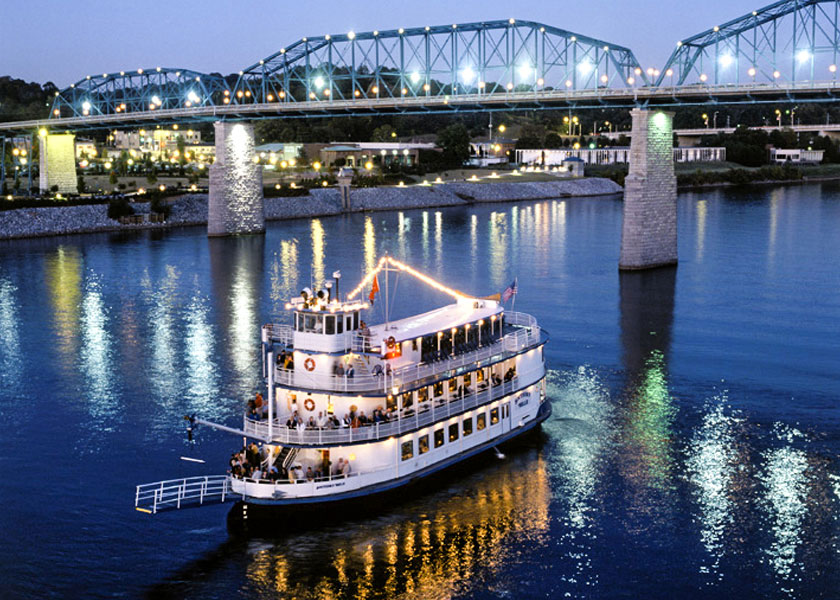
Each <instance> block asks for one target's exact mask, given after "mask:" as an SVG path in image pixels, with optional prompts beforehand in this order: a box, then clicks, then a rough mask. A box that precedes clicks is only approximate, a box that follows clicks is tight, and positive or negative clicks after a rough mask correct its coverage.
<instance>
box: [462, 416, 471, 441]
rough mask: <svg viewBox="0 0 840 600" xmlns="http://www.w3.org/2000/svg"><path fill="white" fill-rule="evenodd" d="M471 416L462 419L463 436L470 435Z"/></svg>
mask: <svg viewBox="0 0 840 600" xmlns="http://www.w3.org/2000/svg"><path fill="white" fill-rule="evenodd" d="M472 425H473V423H472V417H467V418H465V419H464V423H463V430H464V437H466V436H468V435H470V434H471V433H472V431H473V430H472Z"/></svg>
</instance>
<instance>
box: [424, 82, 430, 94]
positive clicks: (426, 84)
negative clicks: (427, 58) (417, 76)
mask: <svg viewBox="0 0 840 600" xmlns="http://www.w3.org/2000/svg"><path fill="white" fill-rule="evenodd" d="M430 89H432V86H430V85H429V84H428V83H424V84H423V91H426V92H428V91H429V90H430Z"/></svg>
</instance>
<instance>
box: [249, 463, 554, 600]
mask: <svg viewBox="0 0 840 600" xmlns="http://www.w3.org/2000/svg"><path fill="white" fill-rule="evenodd" d="M550 495H551V494H550V489H549V478H548V473H547V466H546V463H545V461H544V460H543V459H542V457H540V456H538V455H536V454H535V453H531V454H529V455H528V456H527V457H524V456H523V457H519V458H518V459H517V460H516V461H515V462H514V461H510V462H508V463H506V464H501V465H500V466H499V468H498V469H496V470H492V471H490V470H488V471H486V472H484V473H481V474H476V475H473V476H471V477H470V480H469V481H467V482H464V484H463V488H461V489H459V490H458V491H457V492H456V493H454V494H453V493H452V491H451V490H445V491H441V492H439V493H438V494H437V495H436V496H433V497H431V498H429V497H426V498H423V499H421V500H420V501H419V502H422V503H423V504H422V505H419V504H418V505H415V506H413V507H409V508H408V509H407V510H409V511H410V513H411V514H396V513H393V514H387V515H386V516H384V517H382V518H373V519H372V520H371V521H368V522H365V523H357V524H354V525H350V526H348V528H346V529H344V530H342V531H326V532H319V533H316V534H302V535H298V536H293V537H290V538H289V539H287V540H283V541H282V542H279V543H277V544H276V545H275V546H273V547H271V548H266V549H262V550H260V551H259V552H258V553H256V554H255V555H254V556H253V558H252V560H251V561H250V563H249V564H248V566H247V577H248V580H249V584H250V587H252V588H254V590H253V591H255V592H257V595H258V596H260V597H270V596H272V595H280V596H282V597H287V598H301V599H304V598H321V599H325V600H329V599H332V598H346V597H353V598H366V599H376V598H418V599H419V598H423V599H427V598H428V599H445V598H451V597H452V596H454V595H456V594H459V593H464V592H465V591H466V590H468V589H469V587H470V586H471V585H473V584H474V578H475V576H476V573H477V572H478V571H490V572H492V571H495V570H498V569H499V568H501V567H502V566H503V565H504V564H505V562H506V559H507V558H508V557H509V553H511V552H512V551H513V550H512V549H511V546H512V545H513V543H514V542H515V539H511V538H512V537H513V538H519V539H523V538H527V539H528V540H529V542H530V543H531V544H534V543H536V544H539V543H541V541H545V539H546V538H547V535H548V528H549V501H550ZM315 539H317V542H315Z"/></svg>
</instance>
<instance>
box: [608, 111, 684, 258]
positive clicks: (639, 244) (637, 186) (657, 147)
mask: <svg viewBox="0 0 840 600" xmlns="http://www.w3.org/2000/svg"><path fill="white" fill-rule="evenodd" d="M630 114H631V115H632V117H633V137H632V140H631V143H630V171H629V173H628V174H627V177H626V179H625V180H624V208H623V213H624V221H623V224H622V229H621V257H620V259H619V263H618V268H619V269H620V270H623V271H625V270H626V271H632V270H639V269H652V268H654V267H662V266H666V265H675V264H677V177H676V174H675V173H674V136H673V122H672V120H673V116H674V113H670V112H664V111H659V110H658V111H655V112H653V111H649V110H642V109H638V108H636V109H633V110H632V111H630Z"/></svg>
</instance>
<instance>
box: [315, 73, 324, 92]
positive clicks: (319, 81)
mask: <svg viewBox="0 0 840 600" xmlns="http://www.w3.org/2000/svg"><path fill="white" fill-rule="evenodd" d="M313 83H314V84H315V87H316V88H318V89H319V90H320V89H321V88H322V87H324V78H323V77H321V76H320V75H318V77H316V78H315V79H314V80H313Z"/></svg>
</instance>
